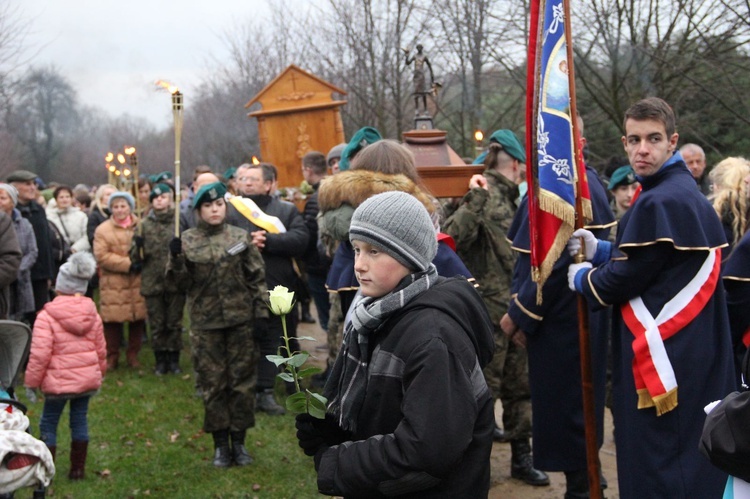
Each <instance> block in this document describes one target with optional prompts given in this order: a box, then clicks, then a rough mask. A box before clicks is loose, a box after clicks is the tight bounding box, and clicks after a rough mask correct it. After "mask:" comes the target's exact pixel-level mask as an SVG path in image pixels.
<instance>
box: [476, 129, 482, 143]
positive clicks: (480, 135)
mask: <svg viewBox="0 0 750 499" xmlns="http://www.w3.org/2000/svg"><path fill="white" fill-rule="evenodd" d="M482 139H484V132H482V131H481V130H477V131H476V132H474V140H476V141H477V142H482Z"/></svg>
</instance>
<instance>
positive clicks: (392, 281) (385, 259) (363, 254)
mask: <svg viewBox="0 0 750 499" xmlns="http://www.w3.org/2000/svg"><path fill="white" fill-rule="evenodd" d="M352 246H353V247H354V272H355V273H356V274H357V280H358V281H359V289H360V291H362V294H363V295H365V296H369V297H372V298H380V297H381V296H385V295H387V294H388V293H390V292H391V291H393V289H394V288H395V287H396V285H397V284H398V283H399V282H400V281H401V279H403V278H404V277H406V276H408V275H409V274H411V271H410V270H409V269H408V268H406V267H405V266H404V265H402V264H401V263H399V261H398V260H396V259H395V258H393V257H392V256H391V255H389V254H387V253H385V252H384V251H382V250H381V249H380V248H376V247H375V246H372V245H370V244H367V243H366V242H363V241H352Z"/></svg>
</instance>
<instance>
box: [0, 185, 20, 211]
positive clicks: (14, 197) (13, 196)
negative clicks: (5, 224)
mask: <svg viewBox="0 0 750 499" xmlns="http://www.w3.org/2000/svg"><path fill="white" fill-rule="evenodd" d="M0 189H2V190H4V191H5V192H7V193H8V196H10V200H11V201H13V206H16V205H18V190H17V189H16V187H15V186H14V185H11V184H6V183H0Z"/></svg>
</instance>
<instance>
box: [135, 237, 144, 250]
mask: <svg viewBox="0 0 750 499" xmlns="http://www.w3.org/2000/svg"><path fill="white" fill-rule="evenodd" d="M133 241H135V246H136V248H139V249H141V248H143V243H144V242H145V240H144V239H143V236H133Z"/></svg>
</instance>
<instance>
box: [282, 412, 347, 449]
mask: <svg viewBox="0 0 750 499" xmlns="http://www.w3.org/2000/svg"><path fill="white" fill-rule="evenodd" d="M294 425H295V427H296V428H297V440H299V446H300V447H301V448H302V450H303V451H304V452H305V454H306V455H308V456H315V455H316V453H317V452H318V450H320V449H321V448H322V447H330V446H332V445H338V444H340V443H342V442H346V441H347V440H351V434H350V433H349V432H348V431H345V430H342V429H341V427H340V426H339V425H338V423H337V422H336V420H335V419H334V418H333V416H331V415H330V414H326V417H325V419H318V418H314V417H312V416H310V415H309V414H298V415H297V417H296V419H295V423H294Z"/></svg>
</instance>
